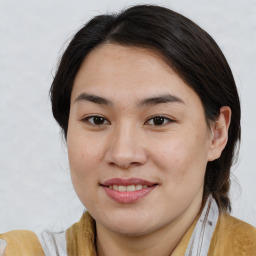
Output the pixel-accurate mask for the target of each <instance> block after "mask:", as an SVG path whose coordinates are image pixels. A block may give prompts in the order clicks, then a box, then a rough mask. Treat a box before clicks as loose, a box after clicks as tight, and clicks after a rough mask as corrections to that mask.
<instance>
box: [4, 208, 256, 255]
mask: <svg viewBox="0 0 256 256" xmlns="http://www.w3.org/2000/svg"><path fill="white" fill-rule="evenodd" d="M195 224H196V221H195V222H194V223H193V224H192V225H191V227H190V228H189V230H188V231H187V232H186V234H185V235H184V236H183V238H182V239H181V241H180V242H179V244H178V246H177V247H176V249H175V250H174V252H173V253H172V256H181V255H184V254H185V252H186V249H187V246H188V243H189V240H190V237H191V235H192V232H193V230H194V227H195ZM0 239H3V240H5V241H6V242H7V247H6V249H5V254H4V255H5V256H10V255H12V256H13V255H15V256H19V255H24V256H25V255H26V256H35V255H36V256H41V255H44V252H43V249H42V247H41V245H40V242H39V240H38V239H37V236H36V235H35V234H34V233H33V232H31V231H26V230H15V231H10V232H7V233H4V234H1V235H0ZM66 239H67V252H68V255H69V256H75V255H79V256H83V255H85V256H95V255H96V250H95V221H94V220H93V218H92V217H91V216H90V215H89V213H86V214H84V215H83V216H82V218H81V219H80V221H79V222H77V223H75V224H73V225H72V226H71V227H70V228H69V229H68V230H67V231H66ZM0 255H1V254H0ZM231 255H232V256H236V255H237V256H243V255H246V256H255V255H256V229H255V228H254V227H253V226H251V225H249V224H247V223H245V222H243V221H241V220H238V219H236V218H234V217H232V216H230V215H228V214H225V213H222V214H220V216H219V219H218V222H217V225H216V228H215V231H214V234H213V237H212V240H211V244H210V248H209V252H208V256H231Z"/></svg>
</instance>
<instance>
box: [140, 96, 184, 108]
mask: <svg viewBox="0 0 256 256" xmlns="http://www.w3.org/2000/svg"><path fill="white" fill-rule="evenodd" d="M174 102H177V103H183V104H185V102H184V101H183V100H182V99H181V98H179V97H177V96H175V95H172V94H164V95H159V96H155V97H151V98H147V99H144V100H142V101H141V102H139V106H140V107H142V106H145V105H156V104H161V103H174Z"/></svg>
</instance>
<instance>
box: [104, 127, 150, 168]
mask: <svg viewBox="0 0 256 256" xmlns="http://www.w3.org/2000/svg"><path fill="white" fill-rule="evenodd" d="M143 144H144V143H143V138H142V136H141V135H140V134H139V132H138V131H136V129H135V128H133V127H127V126H126V127H125V128H119V129H118V130H116V131H113V134H112V136H111V138H110V142H109V147H108V150H107V152H106V160H107V162H108V164H110V165H115V166H118V167H120V168H122V169H128V168H130V167H131V166H139V165H143V164H145V163H146V161H147V154H146V149H145V148H144V147H143Z"/></svg>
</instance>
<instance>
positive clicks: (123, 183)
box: [102, 178, 156, 186]
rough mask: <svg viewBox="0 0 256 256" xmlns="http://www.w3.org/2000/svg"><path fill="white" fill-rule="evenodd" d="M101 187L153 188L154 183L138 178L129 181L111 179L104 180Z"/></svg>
mask: <svg viewBox="0 0 256 256" xmlns="http://www.w3.org/2000/svg"><path fill="white" fill-rule="evenodd" d="M102 185H103V186H110V185H118V186H129V185H147V186H153V185H156V183H153V182H150V181H147V180H144V179H140V178H130V179H121V178H113V179H109V180H106V181H105V182H104V183H102Z"/></svg>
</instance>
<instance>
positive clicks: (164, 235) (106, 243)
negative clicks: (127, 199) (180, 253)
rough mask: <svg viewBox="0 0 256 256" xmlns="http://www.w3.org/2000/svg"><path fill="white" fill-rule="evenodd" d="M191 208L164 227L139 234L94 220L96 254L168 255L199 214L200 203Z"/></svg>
mask: <svg viewBox="0 0 256 256" xmlns="http://www.w3.org/2000/svg"><path fill="white" fill-rule="evenodd" d="M191 207H192V208H191V209H189V210H188V211H186V212H185V213H184V214H183V215H182V216H179V217H178V218H177V219H176V220H175V221H173V222H172V223H169V224H168V225H165V226H164V227H162V228H160V229H158V230H156V231H154V232H151V233H148V234H143V235H139V236H131V235H125V234H120V233H115V232H112V231H111V230H109V229H107V228H105V227H104V226H102V225H101V224H99V223H97V222H96V229H97V238H96V243H97V255H98V256H110V255H111V256H112V255H124V256H131V255H132V256H137V255H138V256H139V255H140V256H144V255H145V256H146V255H147V256H151V255H152V256H153V255H154V256H155V255H161V256H170V255H171V254H172V252H173V251H174V250H175V248H176V247H177V245H178V244H179V242H180V240H181V239H182V237H183V236H184V234H185V233H186V232H187V230H188V229H189V227H190V226H191V225H192V224H193V222H194V221H195V220H196V219H197V216H198V215H199V212H200V208H201V203H200V205H199V204H198V205H193V204H192V205H191Z"/></svg>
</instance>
